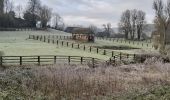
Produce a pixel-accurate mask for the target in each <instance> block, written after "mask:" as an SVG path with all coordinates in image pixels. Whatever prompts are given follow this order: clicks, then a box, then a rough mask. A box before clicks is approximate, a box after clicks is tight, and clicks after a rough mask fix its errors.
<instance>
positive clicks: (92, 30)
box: [89, 25, 97, 34]
mask: <svg viewBox="0 0 170 100" xmlns="http://www.w3.org/2000/svg"><path fill="white" fill-rule="evenodd" d="M89 29H90V31H91V32H92V33H93V34H97V26H95V25H90V26H89Z"/></svg>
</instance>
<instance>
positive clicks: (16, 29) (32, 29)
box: [0, 28, 37, 31]
mask: <svg viewBox="0 0 170 100" xmlns="http://www.w3.org/2000/svg"><path fill="white" fill-rule="evenodd" d="M34 30H37V29H36V28H0V31H34Z"/></svg>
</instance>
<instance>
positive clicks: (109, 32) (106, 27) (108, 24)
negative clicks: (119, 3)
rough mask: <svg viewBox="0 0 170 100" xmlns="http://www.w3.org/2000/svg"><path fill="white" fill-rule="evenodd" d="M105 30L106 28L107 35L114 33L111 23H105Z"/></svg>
mask: <svg viewBox="0 0 170 100" xmlns="http://www.w3.org/2000/svg"><path fill="white" fill-rule="evenodd" d="M103 27H104V30H105V32H104V33H105V34H106V36H107V37H110V35H111V33H112V28H111V27H112V25H111V23H107V24H103Z"/></svg>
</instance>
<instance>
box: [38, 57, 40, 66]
mask: <svg viewBox="0 0 170 100" xmlns="http://www.w3.org/2000/svg"><path fill="white" fill-rule="evenodd" d="M38 65H40V56H38Z"/></svg>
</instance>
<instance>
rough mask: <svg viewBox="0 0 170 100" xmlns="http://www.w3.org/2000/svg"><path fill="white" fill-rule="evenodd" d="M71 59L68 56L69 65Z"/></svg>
mask: <svg viewBox="0 0 170 100" xmlns="http://www.w3.org/2000/svg"><path fill="white" fill-rule="evenodd" d="M70 61H71V58H70V56H68V64H70Z"/></svg>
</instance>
